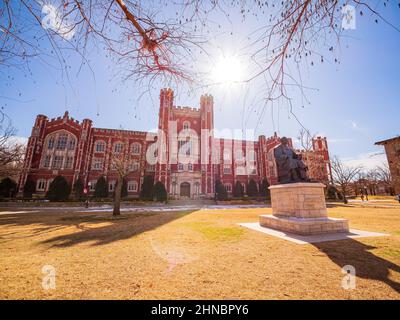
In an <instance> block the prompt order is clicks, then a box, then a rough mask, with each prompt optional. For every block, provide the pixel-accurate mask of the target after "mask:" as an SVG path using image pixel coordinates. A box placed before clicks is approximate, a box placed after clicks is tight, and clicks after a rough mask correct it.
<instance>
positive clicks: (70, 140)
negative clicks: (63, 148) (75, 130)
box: [68, 138, 75, 150]
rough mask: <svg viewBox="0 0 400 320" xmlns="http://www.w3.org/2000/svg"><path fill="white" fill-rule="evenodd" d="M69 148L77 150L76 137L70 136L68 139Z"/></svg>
mask: <svg viewBox="0 0 400 320" xmlns="http://www.w3.org/2000/svg"><path fill="white" fill-rule="evenodd" d="M68 150H75V139H74V138H70V139H69V141H68Z"/></svg>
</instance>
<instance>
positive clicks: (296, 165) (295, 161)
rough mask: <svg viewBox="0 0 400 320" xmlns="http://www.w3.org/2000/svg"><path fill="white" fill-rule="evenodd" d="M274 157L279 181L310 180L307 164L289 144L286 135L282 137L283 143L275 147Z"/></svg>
mask: <svg viewBox="0 0 400 320" xmlns="http://www.w3.org/2000/svg"><path fill="white" fill-rule="evenodd" d="M274 158H275V163H276V167H277V171H278V182H279V183H295V182H309V179H308V175H307V170H308V168H307V166H306V165H305V164H304V162H303V161H302V159H301V155H298V154H297V153H296V152H294V150H293V148H291V147H290V146H289V140H288V139H287V138H286V137H282V138H281V144H280V145H279V146H277V147H276V148H275V149H274Z"/></svg>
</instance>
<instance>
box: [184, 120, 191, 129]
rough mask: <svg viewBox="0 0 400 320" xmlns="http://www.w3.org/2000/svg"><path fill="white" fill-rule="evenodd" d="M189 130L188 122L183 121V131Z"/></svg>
mask: <svg viewBox="0 0 400 320" xmlns="http://www.w3.org/2000/svg"><path fill="white" fill-rule="evenodd" d="M189 128H190V122H189V121H185V122H184V123H183V130H188V129H189Z"/></svg>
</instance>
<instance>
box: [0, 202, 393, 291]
mask: <svg viewBox="0 0 400 320" xmlns="http://www.w3.org/2000/svg"><path fill="white" fill-rule="evenodd" d="M8 210H10V209H8ZM35 210H36V211H33V212H27V211H19V212H17V213H15V212H12V211H8V212H5V211H3V212H0V252H1V259H0V298H1V299H214V298H218V299H363V298H364V299H399V298H400V207H397V208H396V207H385V206H382V207H379V205H377V206H376V207H373V208H366V207H361V206H357V205H354V206H351V207H349V206H341V205H337V206H333V207H330V208H329V215H330V216H331V217H343V218H347V219H349V220H350V227H351V228H355V229H362V230H367V231H376V232H384V233H389V234H390V236H388V237H377V238H361V239H353V240H351V239H349V240H342V241H334V242H325V243H319V244H314V245H311V244H307V245H298V244H295V243H292V242H289V241H285V240H282V239H279V238H275V237H272V236H269V235H266V234H262V233H259V232H256V231H253V230H249V229H246V228H243V227H240V226H238V225H237V223H240V222H255V221H257V220H258V215H260V214H265V213H270V212H271V209H269V208H265V209H263V208H256V209H253V208H252V209H224V210H198V211H184V212H165V213H148V214H137V213H135V214H134V213H124V214H123V216H122V217H121V218H120V219H112V218H111V216H110V213H104V212H98V213H88V212H86V213H79V212H62V211H49V210H46V211H43V212H41V211H40V208H38V209H35ZM44 265H51V266H53V267H54V268H55V270H56V288H55V289H49V290H44V289H43V288H42V277H43V276H44V274H42V267H43V266H44ZM344 265H352V266H354V267H355V268H356V274H357V279H356V289H353V290H345V289H343V288H342V287H341V281H342V278H343V276H344V275H343V273H342V272H341V268H342V267H343V266H344Z"/></svg>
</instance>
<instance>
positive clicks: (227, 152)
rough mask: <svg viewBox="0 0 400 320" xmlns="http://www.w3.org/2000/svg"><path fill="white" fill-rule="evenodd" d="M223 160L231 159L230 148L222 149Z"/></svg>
mask: <svg viewBox="0 0 400 320" xmlns="http://www.w3.org/2000/svg"><path fill="white" fill-rule="evenodd" d="M224 160H231V150H229V149H224Z"/></svg>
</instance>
